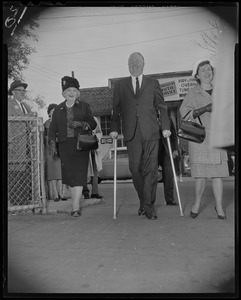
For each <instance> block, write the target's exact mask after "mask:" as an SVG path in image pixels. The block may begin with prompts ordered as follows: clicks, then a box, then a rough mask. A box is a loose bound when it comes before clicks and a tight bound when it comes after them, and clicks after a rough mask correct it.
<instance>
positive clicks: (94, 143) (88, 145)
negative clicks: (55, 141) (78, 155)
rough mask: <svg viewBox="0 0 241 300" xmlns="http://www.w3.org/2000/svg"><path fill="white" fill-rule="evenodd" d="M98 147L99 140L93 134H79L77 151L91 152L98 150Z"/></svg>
mask: <svg viewBox="0 0 241 300" xmlns="http://www.w3.org/2000/svg"><path fill="white" fill-rule="evenodd" d="M88 125H89V124H88ZM98 147H99V145H98V138H97V136H96V135H95V134H93V133H92V132H91V133H90V134H80V133H79V134H78V137H77V150H82V151H90V150H96V149H97V148H98Z"/></svg>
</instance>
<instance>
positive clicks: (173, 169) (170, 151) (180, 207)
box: [167, 137, 184, 217]
mask: <svg viewBox="0 0 241 300" xmlns="http://www.w3.org/2000/svg"><path fill="white" fill-rule="evenodd" d="M167 144H168V149H169V154H170V159H171V164H172V171H173V177H174V182H175V187H176V191H177V199H178V204H179V209H180V215H181V217H183V216H184V214H183V211H182V204H181V199H180V195H179V189H178V185H177V177H176V171H175V166H174V162H173V157H172V148H171V143H170V138H169V137H167Z"/></svg>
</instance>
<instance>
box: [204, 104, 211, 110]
mask: <svg viewBox="0 0 241 300" xmlns="http://www.w3.org/2000/svg"><path fill="white" fill-rule="evenodd" d="M204 107H206V110H207V112H211V111H212V103H209V104H208V105H206V106H204Z"/></svg>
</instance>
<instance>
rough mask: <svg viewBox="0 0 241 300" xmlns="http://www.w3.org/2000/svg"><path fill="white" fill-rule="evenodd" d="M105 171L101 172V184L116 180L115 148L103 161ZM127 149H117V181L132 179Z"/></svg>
mask: <svg viewBox="0 0 241 300" xmlns="http://www.w3.org/2000/svg"><path fill="white" fill-rule="evenodd" d="M102 165H103V169H102V170H101V171H100V172H99V174H98V176H99V182H101V181H102V180H113V179H114V148H111V149H110V150H109V151H108V153H107V154H106V156H105V157H104V158H103V159H102ZM131 178H132V175H131V172H130V170H129V159H128V153H127V147H117V151H116V179H118V180H121V179H124V180H125V179H131Z"/></svg>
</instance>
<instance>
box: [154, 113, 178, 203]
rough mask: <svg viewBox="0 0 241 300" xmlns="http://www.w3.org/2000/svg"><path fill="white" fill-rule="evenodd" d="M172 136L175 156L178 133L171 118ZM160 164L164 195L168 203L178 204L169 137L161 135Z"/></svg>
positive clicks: (171, 140)
mask: <svg viewBox="0 0 241 300" xmlns="http://www.w3.org/2000/svg"><path fill="white" fill-rule="evenodd" d="M170 124H171V136H170V144H171V149H172V156H173V158H175V157H177V156H178V142H177V134H176V130H175V126H174V124H173V121H172V120H171V118H170ZM158 165H159V166H161V167H162V182H163V186H164V197H165V201H166V204H167V205H177V203H176V202H175V200H174V195H173V191H174V179H173V171H172V165H171V159H170V154H169V149H168V144H167V139H166V138H164V137H163V136H162V135H161V138H160V143H159V152H158Z"/></svg>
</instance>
